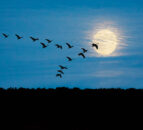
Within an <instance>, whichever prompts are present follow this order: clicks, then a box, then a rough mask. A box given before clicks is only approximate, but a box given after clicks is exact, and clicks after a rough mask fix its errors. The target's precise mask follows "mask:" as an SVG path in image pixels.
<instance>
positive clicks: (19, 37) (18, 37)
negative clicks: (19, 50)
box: [15, 34, 23, 40]
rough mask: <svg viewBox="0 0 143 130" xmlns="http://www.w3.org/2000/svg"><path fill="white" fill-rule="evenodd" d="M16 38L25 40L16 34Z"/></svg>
mask: <svg viewBox="0 0 143 130" xmlns="http://www.w3.org/2000/svg"><path fill="white" fill-rule="evenodd" d="M15 36H16V37H17V40H19V39H21V38H23V37H21V36H19V35H17V34H15Z"/></svg>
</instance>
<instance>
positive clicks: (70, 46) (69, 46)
mask: <svg viewBox="0 0 143 130" xmlns="http://www.w3.org/2000/svg"><path fill="white" fill-rule="evenodd" d="M66 45H67V46H68V48H73V47H74V46H72V45H70V44H69V43H66Z"/></svg>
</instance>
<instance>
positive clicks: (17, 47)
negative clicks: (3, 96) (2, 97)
mask: <svg viewBox="0 0 143 130" xmlns="http://www.w3.org/2000/svg"><path fill="white" fill-rule="evenodd" d="M101 29H110V30H112V31H113V32H114V33H115V34H116V35H117V37H118V40H119V43H118V44H119V46H118V47H117V49H116V51H115V52H114V53H113V54H112V55H111V56H108V57H102V56H99V55H98V54H97V53H96V52H95V51H94V50H93V49H92V47H91V45H90V42H91V41H92V40H93V39H92V36H93V34H95V33H96V32H98V31H99V30H101ZM0 33H7V34H9V35H10V36H9V38H8V39H5V38H3V36H2V35H1V34H0V87H3V88H8V87H25V88H38V87H41V88H43V87H45V88H55V87H62V86H65V87H70V88H72V87H79V88H82V89H83V88H119V87H120V88H143V81H142V80H143V0H41V1H40V0H30V1H29V0H5V1H2V0H0ZM15 33H18V34H19V35H22V36H23V37H24V39H23V40H19V41H17V39H16V38H15V36H14V34H15ZM29 36H33V37H39V38H40V41H41V42H42V41H43V42H44V39H45V38H49V39H53V40H54V42H53V43H52V44H53V45H52V44H51V45H50V46H49V47H48V48H46V49H42V48H41V45H40V44H39V42H36V43H33V42H32V41H31V40H30V39H29ZM66 42H70V43H71V44H73V45H74V46H75V48H74V49H72V50H68V49H66V46H65V45H64V44H65V43H66ZM55 43H59V44H62V45H64V49H63V51H61V50H57V49H56V48H55V46H54V44H55ZM81 47H85V48H87V49H88V50H89V52H88V54H87V58H86V59H82V58H79V57H78V56H77V53H78V52H80V51H81V50H80V48H81ZM65 56H71V57H73V58H74V60H73V62H72V63H69V62H67V60H66V58H65ZM60 64H62V65H66V66H67V67H69V70H66V71H65V75H64V77H63V79H59V78H56V77H55V74H56V70H57V69H58V65H60Z"/></svg>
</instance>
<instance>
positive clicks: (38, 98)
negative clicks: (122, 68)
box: [0, 87, 143, 130]
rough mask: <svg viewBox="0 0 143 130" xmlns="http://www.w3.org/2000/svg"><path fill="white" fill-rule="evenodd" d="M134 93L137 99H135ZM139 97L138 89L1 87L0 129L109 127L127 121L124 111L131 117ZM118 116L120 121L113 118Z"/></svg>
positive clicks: (141, 91) (47, 129) (138, 106)
mask: <svg viewBox="0 0 143 130" xmlns="http://www.w3.org/2000/svg"><path fill="white" fill-rule="evenodd" d="M137 96H139V98H135V97H137ZM140 96H143V90H142V89H141V90H139V89H127V90H124V89H84V90H81V89H79V88H73V89H69V88H65V87H62V88H56V89H24V88H19V89H14V88H9V89H3V88H1V89H0V118H1V119H2V121H1V122H0V129H2V130H3V127H4V128H5V129H15V130H16V129H18V130H60V129H61V130H64V129H66V130H94V129H97V128H98V127H100V128H104V126H106V128H107V126H108V127H110V128H111V126H114V125H113V124H116V125H117V126H121V125H122V124H125V123H127V122H126V121H127V118H126V116H127V113H128V112H129V115H130V116H131V117H132V116H133V112H134V111H136V110H135V109H134V106H135V107H136V108H137V111H136V113H135V114H136V115H138V114H137V112H138V111H139V110H140V109H141V111H142V109H143V108H142V107H141V106H142V98H140ZM13 97H14V98H13ZM33 97H34V98H33ZM54 97H56V98H54ZM61 97H62V98H61ZM79 97H81V98H79ZM94 97H95V98H94ZM102 97H103V98H102ZM107 97H109V98H107ZM110 97H111V98H110ZM115 97H119V98H115ZM120 97H123V98H120ZM125 97H133V98H125ZM120 99H121V100H120ZM136 99H137V100H136ZM139 99H140V100H139ZM137 101H139V104H140V105H139V104H137ZM129 110H132V113H130V111H129ZM141 114H142V113H139V115H140V116H141ZM109 117H110V118H111V119H109ZM120 117H121V119H122V123H119V122H118V121H117V120H116V119H120ZM127 117H129V116H127ZM131 119H133V118H131ZM118 123H119V124H118ZM5 129H4V130H5Z"/></svg>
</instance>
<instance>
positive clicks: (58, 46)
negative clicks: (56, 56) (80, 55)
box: [55, 44, 63, 49]
mask: <svg viewBox="0 0 143 130" xmlns="http://www.w3.org/2000/svg"><path fill="white" fill-rule="evenodd" d="M55 46H56V47H57V48H60V49H63V47H62V46H61V45H59V44H56V45H55Z"/></svg>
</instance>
